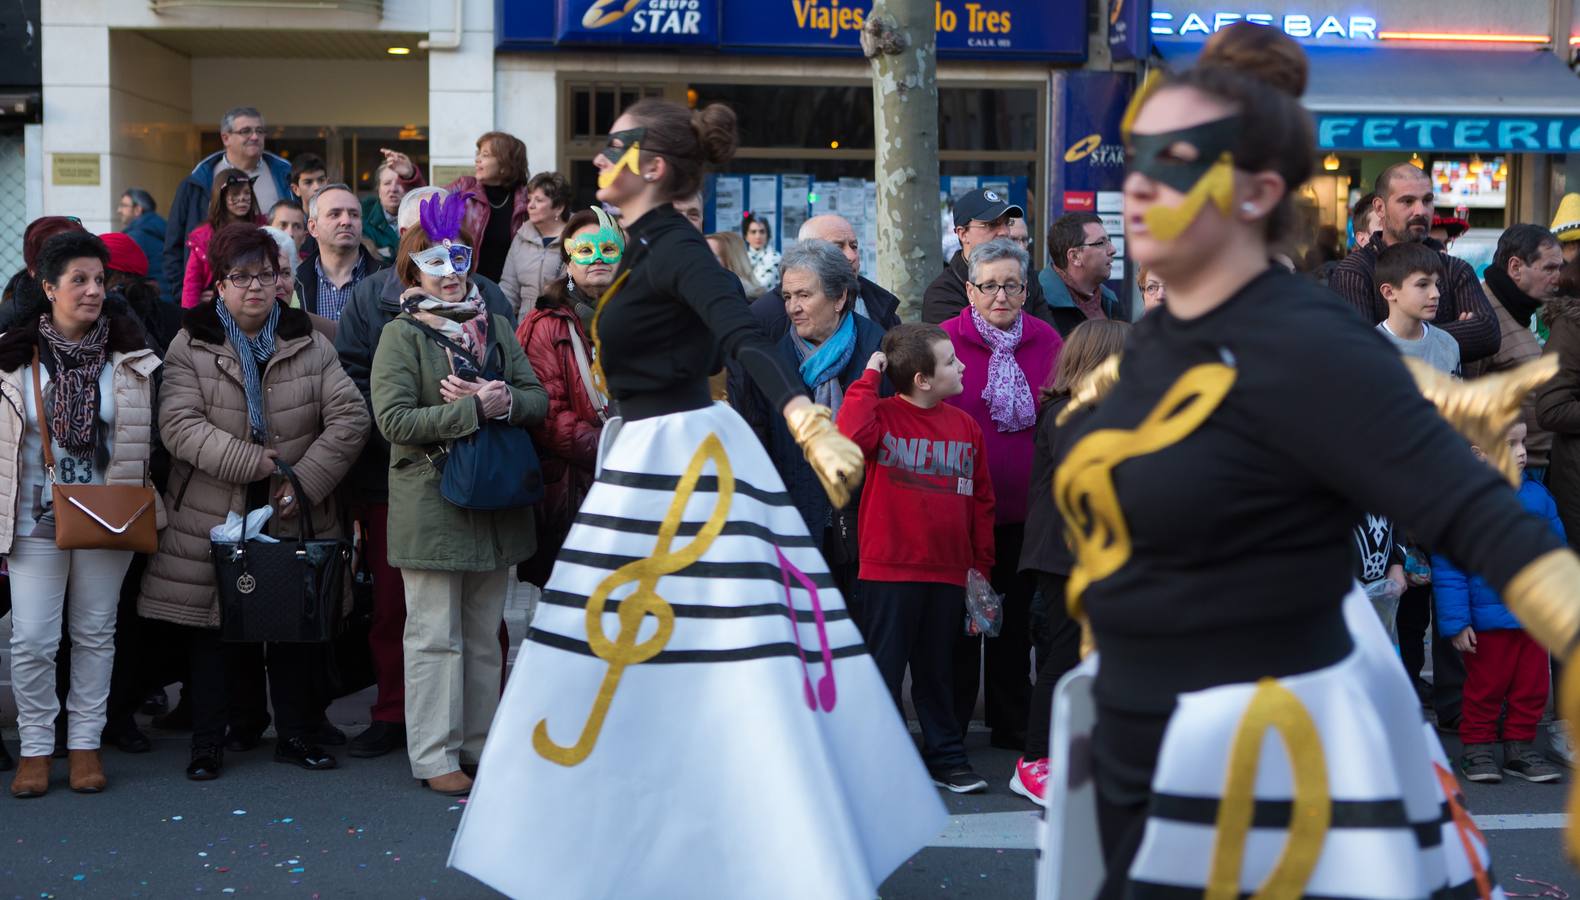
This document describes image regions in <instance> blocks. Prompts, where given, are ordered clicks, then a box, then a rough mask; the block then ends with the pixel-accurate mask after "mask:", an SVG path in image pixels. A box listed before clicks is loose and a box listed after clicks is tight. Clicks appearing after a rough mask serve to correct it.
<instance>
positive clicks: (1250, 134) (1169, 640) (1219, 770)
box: [1039, 24, 1580, 900]
mask: <svg viewBox="0 0 1580 900" xmlns="http://www.w3.org/2000/svg"><path fill="white" fill-rule="evenodd" d="M1305 76H1306V61H1305V56H1304V54H1303V52H1302V51H1301V50H1300V48H1299V47H1298V46H1297V45H1296V44H1295V43H1294V42H1293V41H1292V40H1290V39H1289V38H1288V37H1286V36H1285V35H1283V34H1281V33H1280V32H1278V31H1277V30H1276V29H1272V28H1265V27H1261V26H1255V25H1249V24H1246V25H1235V26H1232V27H1231V28H1230V29H1226V30H1225V31H1223V32H1220V33H1219V34H1218V35H1217V36H1216V37H1215V39H1214V40H1213V41H1212V42H1210V43H1209V45H1208V46H1207V48H1206V49H1205V50H1204V52H1203V55H1202V58H1201V61H1200V63H1198V65H1197V66H1196V67H1195V68H1193V69H1191V70H1189V71H1186V72H1183V73H1180V74H1177V75H1171V76H1167V77H1164V78H1161V79H1157V80H1154V81H1149V82H1148V84H1147V86H1146V87H1144V88H1143V90H1142V91H1141V92H1140V93H1139V94H1138V96H1137V98H1136V101H1135V102H1134V103H1133V104H1132V107H1131V110H1130V111H1129V112H1128V113H1127V115H1126V117H1125V121H1124V136H1125V141H1126V149H1127V155H1128V157H1129V165H1130V172H1129V174H1128V176H1127V177H1126V181H1125V216H1126V231H1127V233H1128V239H1129V248H1130V252H1131V253H1132V255H1133V256H1134V258H1135V259H1136V261H1137V262H1138V263H1140V264H1141V265H1144V266H1146V267H1147V268H1148V270H1149V271H1154V272H1156V273H1157V274H1158V275H1159V276H1161V277H1162V278H1163V280H1165V281H1166V282H1168V286H1169V290H1168V299H1167V301H1166V302H1165V304H1164V305H1163V307H1161V308H1159V309H1156V310H1153V311H1152V312H1151V313H1149V314H1148V315H1147V316H1146V317H1145V318H1144V319H1142V320H1141V321H1140V322H1139V323H1137V325H1136V326H1135V329H1134V331H1133V333H1132V335H1131V337H1130V339H1129V341H1128V342H1127V344H1126V348H1125V351H1124V352H1123V354H1122V355H1121V357H1120V358H1119V359H1118V360H1117V361H1116V362H1117V365H1115V366H1109V367H1106V368H1105V369H1104V370H1100V371H1101V372H1102V373H1103V377H1102V378H1101V379H1098V380H1094V381H1092V382H1090V383H1088V384H1087V385H1085V386H1084V387H1083V389H1082V390H1080V391H1078V392H1077V396H1076V398H1075V402H1074V403H1073V404H1072V406H1076V407H1085V408H1084V409H1080V410H1077V411H1075V412H1074V413H1073V414H1072V415H1071V416H1070V418H1069V419H1068V420H1067V421H1068V422H1069V425H1070V427H1068V428H1066V429H1063V435H1061V447H1060V448H1058V452H1057V453H1056V458H1059V459H1060V463H1059V467H1058V469H1057V470H1056V473H1055V476H1054V482H1053V491H1054V499H1055V502H1056V504H1057V505H1058V507H1059V509H1060V512H1061V513H1062V514H1063V516H1064V518H1065V522H1066V526H1067V529H1068V533H1069V535H1070V538H1071V541H1072V545H1073V548H1074V550H1075V556H1076V566H1075V568H1074V571H1073V572H1072V574H1071V576H1070V583H1069V592H1068V595H1067V596H1068V600H1069V603H1070V606H1071V610H1072V613H1073V614H1074V615H1076V616H1077V617H1078V618H1083V619H1088V624H1089V626H1090V635H1091V637H1092V639H1093V640H1094V641H1095V646H1096V651H1097V652H1096V653H1094V654H1092V655H1090V656H1088V657H1087V660H1086V662H1084V663H1083V665H1082V667H1081V668H1080V669H1078V670H1077V672H1076V673H1075V674H1073V675H1072V676H1071V677H1069V678H1067V679H1066V681H1065V682H1064V683H1063V684H1062V685H1061V689H1060V695H1059V698H1058V700H1057V701H1056V703H1055V710H1054V725H1053V733H1054V735H1055V737H1056V738H1057V740H1058V743H1060V744H1062V745H1063V746H1061V747H1059V748H1058V749H1057V750H1056V751H1055V759H1054V761H1053V763H1052V774H1051V776H1050V779H1049V786H1050V787H1049V792H1050V807H1051V809H1050V813H1049V828H1048V832H1047V838H1046V844H1045V847H1044V853H1043V857H1042V871H1041V873H1040V885H1039V887H1040V889H1041V893H1042V896H1043V897H1045V898H1052V897H1060V898H1085V897H1092V896H1094V894H1095V895H1096V896H1098V897H1102V898H1121V897H1123V898H1175V897H1207V898H1210V900H1219V898H1238V897H1242V896H1247V895H1251V896H1256V897H1267V898H1291V897H1302V896H1312V897H1346V898H1357V900H1360V898H1370V900H1383V898H1389V900H1394V898H1400V900H1402V898H1422V897H1434V898H1435V897H1477V896H1479V897H1483V898H1487V897H1498V896H1501V895H1502V894H1501V891H1500V890H1499V889H1498V887H1497V883H1496V878H1495V876H1494V874H1493V873H1492V871H1491V868H1490V861H1489V859H1488V856H1487V853H1486V844H1485V841H1484V840H1483V839H1482V838H1481V836H1480V834H1479V832H1477V831H1476V828H1475V825H1474V823H1473V821H1472V820H1471V818H1470V817H1469V816H1468V814H1466V813H1465V811H1464V809H1463V806H1462V804H1461V803H1460V801H1459V797H1458V789H1457V787H1456V785H1455V782H1454V779H1453V776H1452V775H1451V774H1450V770H1449V769H1448V764H1447V759H1446V757H1445V756H1444V754H1443V750H1442V747H1441V746H1440V745H1439V744H1438V742H1437V739H1436V736H1435V735H1433V734H1432V733H1431V732H1430V730H1429V728H1428V726H1426V725H1425V723H1424V722H1423V721H1422V716H1421V712H1420V706H1419V703H1418V701H1417V699H1416V697H1415V695H1414V693H1413V692H1412V691H1411V688H1410V685H1409V683H1408V680H1407V679H1406V677H1405V675H1404V673H1403V670H1402V669H1401V668H1400V666H1399V663H1398V660H1397V658H1396V656H1395V654H1394V652H1393V649H1392V647H1391V646H1390V645H1389V643H1388V640H1387V637H1386V635H1385V634H1384V632H1383V630H1382V626H1381V625H1380V624H1379V622H1378V620H1377V617H1376V616H1375V615H1374V614H1373V613H1372V610H1371V608H1370V606H1369V604H1368V603H1367V601H1366V598H1365V594H1364V593H1363V592H1361V591H1360V590H1359V588H1358V587H1357V586H1356V585H1355V584H1354V582H1353V578H1352V574H1351V569H1352V565H1353V562H1352V560H1351V553H1352V551H1351V550H1350V547H1349V541H1350V531H1351V528H1352V526H1353V525H1354V522H1355V521H1356V519H1357V518H1358V515H1359V513H1358V511H1359V510H1362V509H1366V510H1377V511H1380V512H1382V513H1384V514H1386V515H1388V516H1389V517H1390V518H1392V519H1394V520H1395V521H1397V522H1398V523H1399V524H1400V525H1401V526H1403V527H1407V528H1409V529H1410V530H1411V532H1412V533H1414V534H1415V535H1417V536H1418V537H1419V538H1420V539H1421V540H1422V542H1423V543H1425V544H1427V545H1429V546H1432V547H1435V548H1439V549H1441V550H1442V551H1443V552H1445V553H1446V554H1448V555H1450V556H1452V557H1453V558H1455V559H1456V560H1459V561H1461V562H1463V563H1464V564H1466V565H1467V566H1468V567H1469V568H1470V569H1471V570H1473V571H1476V572H1479V573H1481V574H1483V575H1484V576H1485V577H1486V579H1487V581H1488V582H1489V583H1491V584H1492V585H1494V586H1495V587H1496V588H1497V589H1498V590H1500V592H1501V593H1502V596H1503V597H1504V599H1505V600H1506V602H1507V604H1508V607H1509V608H1510V609H1511V610H1513V611H1514V612H1515V613H1516V614H1517V615H1519V616H1520V618H1521V619H1522V620H1523V621H1524V623H1525V625H1526V627H1527V628H1528V629H1529V631H1530V632H1531V634H1532V635H1533V636H1535V637H1536V638H1537V639H1538V640H1540V641H1542V643H1544V644H1545V645H1546V646H1548V647H1549V648H1551V649H1553V650H1554V652H1559V653H1565V652H1567V651H1569V650H1570V648H1571V647H1572V646H1573V645H1574V641H1575V637H1576V634H1577V632H1580V594H1577V589H1580V561H1577V560H1576V558H1575V556H1574V555H1573V554H1572V553H1570V551H1568V550H1567V549H1562V548H1561V547H1560V542H1559V540H1558V539H1557V538H1556V537H1555V536H1554V535H1553V534H1552V533H1551V531H1550V530H1549V529H1548V528H1547V527H1546V526H1545V525H1544V524H1543V523H1542V522H1540V521H1539V520H1537V519H1535V518H1532V517H1530V516H1528V515H1526V514H1525V513H1524V511H1523V510H1522V508H1521V506H1520V503H1519V502H1518V500H1517V499H1516V497H1515V494H1514V493H1513V491H1511V490H1510V489H1509V485H1508V484H1507V483H1506V482H1505V481H1503V480H1501V479H1500V478H1499V477H1498V474H1497V472H1495V471H1493V469H1492V468H1489V467H1488V466H1486V465H1484V464H1482V463H1481V462H1479V461H1477V459H1476V458H1475V457H1474V456H1472V454H1471V452H1470V449H1469V447H1468V446H1467V442H1466V440H1465V438H1463V437H1461V436H1460V435H1459V434H1456V433H1455V431H1454V430H1453V429H1452V428H1451V427H1450V426H1449V424H1448V423H1447V422H1445V421H1444V419H1445V417H1446V418H1448V419H1450V420H1452V421H1454V422H1455V424H1457V425H1460V426H1461V427H1462V428H1463V429H1464V430H1466V431H1467V432H1468V433H1469V434H1470V436H1471V437H1473V439H1474V442H1475V443H1476V444H1478V445H1479V446H1481V447H1494V446H1496V447H1500V448H1503V447H1504V446H1505V444H1504V441H1503V440H1502V434H1503V431H1504V429H1505V428H1506V427H1507V424H1508V422H1509V421H1511V420H1512V419H1513V417H1514V415H1515V413H1516V412H1517V410H1518V403H1519V396H1520V394H1522V393H1523V392H1524V391H1527V390H1529V389H1530V387H1531V386H1532V385H1533V383H1534V382H1536V381H1539V380H1540V379H1541V378H1543V377H1545V376H1546V375H1550V365H1549V366H1548V367H1547V368H1546V369H1541V364H1540V363H1537V364H1536V366H1537V368H1538V369H1541V371H1533V370H1531V369H1527V370H1524V371H1521V372H1518V373H1515V374H1513V375H1511V376H1504V377H1499V378H1495V379H1490V380H1485V379H1484V380H1482V381H1478V382H1474V383H1466V384H1460V383H1457V382H1453V383H1446V384H1445V383H1441V382H1437V381H1435V380H1432V379H1431V378H1430V375H1429V374H1418V375H1417V376H1416V379H1417V380H1419V381H1420V382H1421V387H1418V386H1417V383H1416V381H1413V380H1412V375H1411V372H1410V371H1409V370H1407V369H1406V366H1405V364H1404V363H1403V362H1401V361H1400V358H1399V355H1398V353H1397V352H1395V351H1394V350H1393V349H1392V348H1391V347H1389V346H1388V345H1387V344H1386V343H1385V342H1384V341H1382V340H1380V339H1379V338H1378V336H1377V335H1376V334H1375V333H1374V332H1372V330H1371V329H1370V328H1368V327H1367V324H1366V323H1365V322H1362V321H1361V320H1360V319H1358V318H1356V317H1355V316H1354V315H1353V314H1351V313H1350V312H1349V311H1348V310H1346V309H1345V308H1344V305H1343V304H1342V303H1338V302H1336V301H1335V299H1334V298H1333V296H1332V295H1330V294H1328V293H1327V292H1326V291H1325V290H1323V289H1322V288H1320V287H1317V286H1315V285H1314V284H1312V283H1311V282H1309V281H1306V280H1304V279H1301V278H1299V277H1297V276H1294V275H1291V274H1288V273H1286V272H1284V271H1282V270H1280V269H1279V268H1278V267H1276V266H1270V265H1269V262H1268V260H1269V257H1270V252H1269V247H1270V244H1271V243H1272V242H1274V241H1276V240H1277V239H1278V238H1279V237H1280V236H1281V235H1283V234H1284V233H1285V231H1286V228H1287V226H1288V225H1289V224H1290V223H1291V221H1292V219H1293V205H1292V201H1291V195H1292V193H1293V191H1294V189H1295V188H1296V187H1297V186H1298V185H1299V184H1301V183H1302V182H1304V181H1305V179H1306V178H1307V176H1308V175H1309V174H1310V172H1311V171H1312V163H1313V152H1314V151H1313V148H1314V146H1315V140H1314V136H1313V128H1312V122H1311V118H1310V116H1309V115H1308V114H1307V113H1306V112H1305V111H1304V110H1303V109H1302V108H1301V107H1300V104H1299V101H1298V97H1299V95H1300V94H1301V93H1302V92H1303V90H1304V85H1305ZM1423 391H1424V392H1425V393H1426V394H1427V395H1428V397H1430V398H1431V399H1432V400H1434V401H1437V402H1439V404H1440V405H1442V406H1443V407H1444V411H1443V415H1442V416H1440V415H1439V414H1438V412H1437V410H1435V409H1434V408H1433V405H1432V403H1430V402H1428V400H1427V399H1425V398H1423V396H1422V394H1423ZM1503 455H1504V456H1507V454H1506V453H1505V454H1503ZM1500 462H1506V460H1500ZM1504 468H1505V471H1512V467H1511V466H1505V467H1504ZM1422 485H1431V486H1432V488H1431V489H1429V490H1423V489H1422V487H1421V486H1422ZM1094 672H1095V677H1094V676H1093V673H1094ZM1094 718H1095V728H1092V727H1091V723H1092V720H1093V719H1094ZM1087 729H1090V734H1089V735H1088V734H1083V732H1084V731H1086V730H1087ZM1094 860H1102V861H1103V862H1102V863H1101V864H1095V865H1094V862H1093V861H1094Z"/></svg>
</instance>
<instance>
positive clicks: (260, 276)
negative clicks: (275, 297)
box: [225, 272, 280, 290]
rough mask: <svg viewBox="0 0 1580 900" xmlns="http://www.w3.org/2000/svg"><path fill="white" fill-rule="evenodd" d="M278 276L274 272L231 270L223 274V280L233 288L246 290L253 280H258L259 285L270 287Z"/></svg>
mask: <svg viewBox="0 0 1580 900" xmlns="http://www.w3.org/2000/svg"><path fill="white" fill-rule="evenodd" d="M279 277H280V276H279V275H278V274H276V273H274V272H258V273H257V274H248V273H246V272H232V273H230V274H229V275H226V276H225V280H226V281H228V282H230V286H231V287H233V288H236V289H238V290H246V289H247V287H248V286H249V285H251V284H252V283H253V281H254V280H256V281H257V282H258V286H259V287H272V286H273V285H274V283H275V282H276V281H277V280H279Z"/></svg>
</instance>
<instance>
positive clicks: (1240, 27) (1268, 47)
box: [1196, 21, 1310, 100]
mask: <svg viewBox="0 0 1580 900" xmlns="http://www.w3.org/2000/svg"><path fill="white" fill-rule="evenodd" d="M1196 65H1198V66H1202V67H1207V66H1213V67H1218V68H1224V69H1232V70H1234V71H1236V72H1239V73H1241V74H1242V75H1247V76H1250V77H1251V78H1255V79H1257V80H1258V81H1261V82H1264V83H1265V84H1267V85H1268V86H1269V87H1273V88H1277V89H1278V90H1280V91H1283V92H1284V93H1286V94H1288V95H1290V96H1291V97H1294V98H1295V99H1297V100H1298V99H1300V97H1301V95H1302V94H1304V93H1305V92H1306V77H1307V74H1308V73H1309V70H1310V67H1309V65H1308V63H1307V62H1306V52H1305V51H1304V50H1302V49H1301V48H1300V45H1299V44H1298V43H1296V42H1295V40H1294V38H1291V37H1290V36H1289V35H1287V34H1284V33H1283V32H1282V31H1280V30H1278V29H1277V28H1273V27H1270V26H1267V25H1257V24H1254V23H1251V22H1244V21H1242V22H1236V23H1234V24H1233V25H1230V26H1229V27H1227V28H1225V29H1223V30H1222V31H1219V32H1217V33H1215V34H1214V35H1213V36H1212V37H1211V38H1208V39H1207V43H1206V45H1205V46H1203V47H1202V51H1201V57H1200V58H1199V59H1198V60H1197V61H1196Z"/></svg>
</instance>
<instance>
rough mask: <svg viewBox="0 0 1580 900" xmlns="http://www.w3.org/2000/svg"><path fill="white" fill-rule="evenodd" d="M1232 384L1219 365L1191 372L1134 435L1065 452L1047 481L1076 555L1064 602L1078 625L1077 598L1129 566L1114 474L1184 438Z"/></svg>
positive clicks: (1118, 433) (1106, 437)
mask: <svg viewBox="0 0 1580 900" xmlns="http://www.w3.org/2000/svg"><path fill="white" fill-rule="evenodd" d="M1234 379H1235V371H1234V369H1233V368H1231V367H1229V366H1226V365H1224V364H1222V363H1203V364H1202V365H1199V366H1194V367H1192V368H1191V369H1189V370H1187V371H1186V372H1185V374H1183V375H1181V376H1180V377H1179V380H1178V381H1176V382H1174V385H1173V386H1172V387H1170V388H1169V389H1168V391H1167V393H1165V394H1164V395H1163V399H1161V400H1159V401H1158V404H1157V406H1155V407H1153V409H1152V412H1150V413H1148V414H1147V417H1146V418H1145V419H1143V420H1142V421H1141V424H1139V425H1137V426H1136V427H1135V428H1134V429H1123V428H1107V429H1103V430H1101V431H1094V432H1092V433H1091V434H1089V435H1087V436H1085V437H1083V438H1081V440H1080V441H1078V442H1077V443H1076V445H1075V446H1074V447H1072V448H1071V449H1070V453H1069V455H1068V456H1066V457H1065V459H1064V463H1063V464H1062V465H1060V466H1059V470H1058V471H1057V472H1056V473H1054V478H1053V501H1054V503H1055V504H1056V505H1057V506H1058V508H1059V514H1060V515H1061V516H1063V517H1064V523H1065V527H1066V529H1067V531H1068V533H1069V535H1070V538H1071V548H1072V549H1073V550H1074V552H1075V570H1074V571H1073V572H1071V573H1070V584H1069V589H1068V591H1067V593H1066V595H1065V597H1066V602H1067V604H1068V606H1069V608H1070V615H1071V617H1073V618H1076V619H1082V618H1084V617H1085V613H1084V612H1083V611H1082V609H1081V605H1080V598H1081V594H1082V593H1083V592H1084V591H1085V590H1086V587H1087V585H1089V584H1091V583H1092V582H1094V581H1100V580H1102V579H1104V578H1107V577H1108V576H1110V575H1112V574H1114V573H1115V572H1117V571H1119V569H1120V568H1121V567H1123V566H1124V564H1125V563H1126V562H1128V561H1129V560H1130V551H1131V545H1130V528H1129V526H1128V525H1126V524H1125V514H1124V510H1122V509H1120V507H1119V496H1118V493H1117V492H1116V491H1115V489H1114V468H1115V467H1116V466H1118V465H1119V464H1120V463H1122V462H1125V461H1126V460H1131V459H1135V458H1136V457H1138V456H1146V455H1148V454H1152V453H1156V452H1158V451H1159V450H1162V449H1163V448H1165V447H1168V446H1171V445H1173V444H1177V443H1179V442H1180V441H1182V440H1184V439H1185V438H1186V437H1189V436H1190V434H1191V432H1193V431H1195V430H1196V429H1197V428H1199V427H1201V424H1202V423H1203V422H1205V421H1207V417H1208V416H1211V415H1212V414H1213V411H1214V410H1216V409H1217V408H1218V405H1219V404H1220V403H1222V402H1223V398H1224V396H1225V395H1227V394H1228V393H1229V389H1230V388H1231V387H1233V386H1234Z"/></svg>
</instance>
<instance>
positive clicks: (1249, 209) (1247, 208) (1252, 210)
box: [1240, 202, 1256, 216]
mask: <svg viewBox="0 0 1580 900" xmlns="http://www.w3.org/2000/svg"><path fill="white" fill-rule="evenodd" d="M1240 211H1241V212H1243V213H1245V214H1246V215H1248V216H1250V215H1255V214H1256V204H1255V203H1250V202H1247V203H1242V204H1240Z"/></svg>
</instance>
